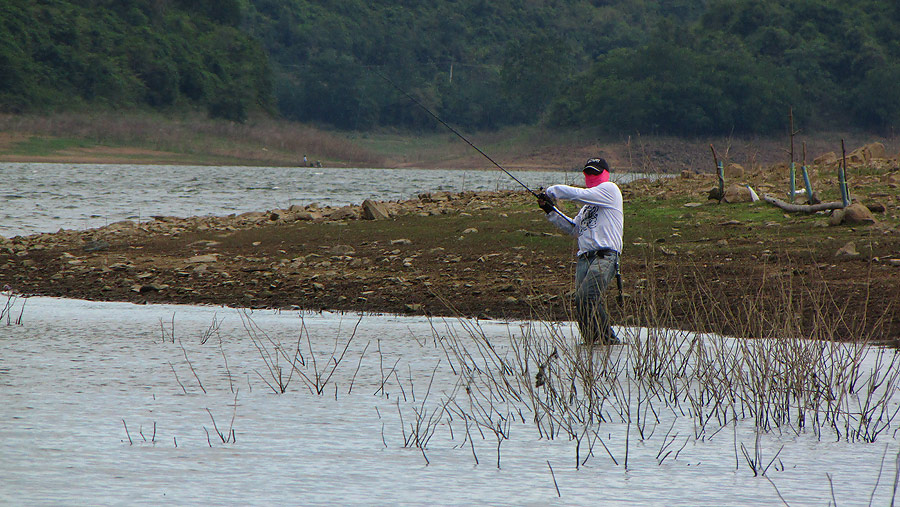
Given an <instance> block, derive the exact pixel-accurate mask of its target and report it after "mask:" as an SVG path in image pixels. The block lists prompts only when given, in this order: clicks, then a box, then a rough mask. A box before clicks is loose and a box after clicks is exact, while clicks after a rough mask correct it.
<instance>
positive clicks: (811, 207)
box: [762, 194, 844, 213]
mask: <svg viewBox="0 0 900 507" xmlns="http://www.w3.org/2000/svg"><path fill="white" fill-rule="evenodd" d="M762 198H763V200H764V201H766V202H767V203H769V204H771V205H773V206H777V207H779V208H781V209H783V210H785V211H791V212H796V213H815V212H817V211H825V210H830V209H842V208H843V207H844V203H842V202H840V201H835V202H822V203H819V204H791V203H789V202H785V201H782V200H781V199H779V198H777V197H772V196H771V195H769V194H763V196H762Z"/></svg>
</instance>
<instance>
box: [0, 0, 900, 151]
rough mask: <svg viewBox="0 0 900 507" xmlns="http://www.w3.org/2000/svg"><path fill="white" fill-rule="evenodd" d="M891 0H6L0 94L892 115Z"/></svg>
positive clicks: (229, 110)
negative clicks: (407, 94)
mask: <svg viewBox="0 0 900 507" xmlns="http://www.w3.org/2000/svg"><path fill="white" fill-rule="evenodd" d="M898 79H900V3H898V2H896V1H895V0H854V1H850V2H846V1H840V0H673V1H667V2H658V1H650V0H568V1H562V0H444V1H437V2H413V1H411V0H369V1H363V0H68V1H64V0H42V1H38V2H32V1H26V0H11V1H9V2H4V3H2V4H0V109H4V110H12V111H19V110H29V109H35V108H46V107H48V106H49V107H71V106H72V104H75V105H79V104H89V105H95V104H99V105H108V106H113V107H118V106H126V107H128V106H131V107H133V106H135V105H137V106H140V107H151V108H156V109H163V110H166V109H174V108H179V107H185V106H187V107H194V108H196V107H203V108H206V110H208V111H209V112H210V114H212V115H214V116H222V117H227V118H232V119H237V120H240V119H242V118H244V117H245V116H246V114H247V112H248V110H250V109H252V108H257V107H262V108H264V109H265V108H272V109H273V110H274V109H275V108H277V112H278V114H280V115H282V116H284V117H286V118H289V119H295V120H300V121H305V122H317V123H323V124H328V125H334V126H336V127H338V128H342V129H357V130H365V129H368V128H372V127H375V126H401V127H409V128H436V125H435V122H434V120H433V119H432V118H430V117H429V116H428V115H427V114H425V113H424V112H423V111H421V110H420V109H418V108H417V107H415V106H414V105H413V104H412V103H411V102H410V101H409V100H408V99H407V98H406V97H404V95H403V93H401V92H400V91H399V90H397V89H396V87H395V86H393V85H392V84H391V83H390V82H389V81H392V82H393V83H396V84H397V86H399V87H400V88H402V89H403V90H407V91H409V92H410V93H411V94H413V95H414V96H415V97H416V98H417V99H418V100H420V101H421V102H422V103H424V104H425V105H427V106H428V107H429V108H430V109H432V110H433V111H435V112H436V113H437V114H438V115H440V116H441V117H442V118H444V119H446V120H447V121H448V122H451V123H454V124H457V125H460V126H463V127H465V128H469V129H484V128H496V127H500V126H503V125H514V124H521V123H534V122H539V121H543V122H545V123H547V124H548V125H551V126H576V127H588V128H592V129H596V130H598V131H604V132H623V131H624V132H635V131H639V132H642V133H660V134H683V135H698V134H712V133H729V132H736V133H773V132H776V131H781V130H783V129H785V128H786V127H785V123H786V116H787V112H788V109H789V108H791V107H793V109H794V111H795V114H796V116H797V118H798V119H799V121H800V122H801V123H802V124H803V125H804V126H807V127H812V128H844V127H847V126H855V127H861V128H867V129H888V128H892V127H893V125H894V124H895V123H896V122H897V120H898V118H900V86H897V85H896V83H897V82H898Z"/></svg>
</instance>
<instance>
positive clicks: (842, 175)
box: [838, 139, 850, 208]
mask: <svg viewBox="0 0 900 507" xmlns="http://www.w3.org/2000/svg"><path fill="white" fill-rule="evenodd" d="M838 185H839V186H840V188H841V203H842V204H843V205H844V207H845V208H846V207H847V206H850V190H849V189H848V188H847V148H845V147H844V140H843V139H841V163H840V165H839V166H838Z"/></svg>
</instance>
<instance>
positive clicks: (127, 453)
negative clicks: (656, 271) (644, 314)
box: [0, 297, 900, 505]
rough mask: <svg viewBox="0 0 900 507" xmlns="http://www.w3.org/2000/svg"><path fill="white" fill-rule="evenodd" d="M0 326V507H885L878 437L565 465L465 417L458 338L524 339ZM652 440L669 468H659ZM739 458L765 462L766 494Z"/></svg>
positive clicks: (500, 409) (147, 316) (166, 320)
mask: <svg viewBox="0 0 900 507" xmlns="http://www.w3.org/2000/svg"><path fill="white" fill-rule="evenodd" d="M6 299H7V298H6V297H4V298H3V300H4V301H5V300H6ZM23 304H24V305H25V306H24V307H22V305H23ZM0 305H2V302H0ZM11 310H12V311H11V312H10V311H7V312H6V314H7V315H12V318H11V319H10V320H9V321H7V320H6V319H5V318H4V320H3V325H2V327H0V458H2V459H0V478H2V479H0V504H8V505H40V504H45V505H46V504H54V505H60V504H64V505H73V504H91V505H103V504H152V505H155V504H160V503H168V504H178V505H184V504H232V505H234V504H275V503H278V504H302V505H308V504H338V505H348V504H356V505H373V504H376V505H378V504H395V503H401V504H417V505H472V504H479V505H545V504H560V505H592V504H593V505H600V504H602V505H779V504H781V500H779V497H778V493H776V489H775V487H774V486H773V483H774V485H775V486H777V488H778V491H779V492H780V494H781V495H783V497H784V498H785V500H786V501H787V502H788V503H789V504H790V505H828V504H829V502H831V501H832V499H833V498H834V499H836V500H837V502H838V504H839V505H868V504H869V501H870V495H873V494H874V500H873V501H872V505H887V504H888V503H889V502H890V498H891V492H892V487H893V483H894V479H895V471H896V463H895V458H896V456H897V453H898V450H900V449H898V445H897V442H896V440H894V439H893V438H892V435H890V434H888V435H887V436H886V437H884V438H882V439H879V440H878V442H877V443H875V444H859V443H846V442H836V441H835V439H834V438H828V437H826V438H823V439H822V440H821V441H820V440H818V439H816V438H815V436H814V435H811V434H807V433H801V434H799V435H798V434H796V433H794V432H793V431H787V430H785V431H784V432H779V431H772V432H770V433H766V434H763V435H761V436H760V438H759V441H758V444H757V440H756V435H755V432H754V431H753V430H752V426H748V425H746V424H744V423H741V424H738V425H737V426H734V425H729V426H726V428H725V429H724V430H723V431H721V432H718V433H716V434H715V435H707V436H706V437H704V438H703V439H695V438H693V437H692V435H693V432H694V431H695V429H696V428H695V427H694V426H693V424H694V423H692V422H691V421H692V419H691V418H689V417H688V418H685V417H672V415H671V413H665V411H664V410H660V413H659V414H658V417H659V419H660V421H661V422H660V423H659V424H655V425H650V426H652V427H654V428H655V429H654V432H653V434H652V435H650V434H648V435H645V436H644V437H645V438H643V439H641V438H638V437H637V435H636V430H635V427H636V426H635V425H631V430H630V432H629V430H628V427H629V425H628V424H624V423H622V422H621V421H618V420H615V419H616V418H611V420H610V421H609V422H608V423H604V424H603V426H602V435H601V436H602V441H603V444H604V445H605V446H606V447H607V449H604V448H601V447H600V444H599V443H595V448H593V449H591V450H587V449H584V448H582V449H581V451H580V452H581V454H580V458H581V459H582V460H585V463H584V465H583V466H581V467H579V468H577V469H576V466H575V461H576V460H575V457H576V446H575V444H574V442H573V441H571V440H569V439H567V438H557V439H554V440H550V439H546V438H541V436H540V435H539V434H538V432H537V431H536V429H535V425H534V424H533V422H532V416H531V415H530V414H528V413H527V411H526V412H520V410H522V404H521V403H519V402H517V401H516V400H514V399H509V398H506V399H504V400H500V399H497V400H495V401H494V403H493V404H491V406H488V405H487V404H485V405H482V406H480V407H479V406H477V405H473V403H476V402H473V399H475V398H472V397H470V396H468V395H467V393H466V388H465V386H467V385H469V382H470V380H471V379H466V378H461V371H462V370H461V368H460V364H461V362H470V363H471V364H481V367H480V368H482V369H483V370H482V371H485V372H486V371H489V370H490V364H491V363H492V359H491V357H490V354H487V355H485V354H482V353H481V352H479V351H484V350H485V349H484V348H483V347H480V346H479V345H478V344H477V343H476V339H477V340H482V342H481V343H484V340H488V341H490V342H492V343H494V350H496V351H497V353H498V354H500V355H506V354H509V353H510V350H511V347H510V344H511V343H513V342H514V341H515V340H518V339H521V335H522V333H523V332H524V331H523V330H524V329H525V328H523V327H522V326H523V325H525V324H526V323H510V324H507V323H500V322H491V321H481V322H477V323H475V322H472V321H459V322H457V321H443V320H438V321H429V320H427V319H425V318H419V317H393V316H363V317H359V316H356V315H336V314H303V315H302V319H301V314H299V313H297V312H272V311H263V312H259V311H257V312H254V313H252V314H246V313H243V312H241V311H239V310H236V309H228V308H217V307H196V306H175V305H159V306H139V305H131V304H125V303H94V302H83V301H74V300H61V299H51V298H30V299H28V300H23V299H21V298H20V299H17V300H14V301H13V302H12V308H11ZM19 315H21V316H22V323H21V325H16V324H15V320H16V318H17V317H18V316H19ZM7 322H9V325H7ZM354 330H355V331H354ZM623 335H628V336H630V337H631V338H630V339H631V340H639V339H640V337H641V333H640V332H638V330H634V332H629V333H623ZM173 337H174V340H173ZM351 337H352V339H351ZM511 340H512V341H511ZM274 344H280V346H281V347H282V349H283V350H295V349H296V347H297V345H298V344H299V345H300V349H301V352H302V354H303V358H304V364H305V366H303V368H301V369H300V370H298V371H302V372H303V373H304V374H305V375H307V377H306V378H302V377H300V375H299V373H295V374H294V377H293V378H292V379H291V380H290V382H289V383H287V386H286V390H285V393H284V394H275V392H273V389H272V388H271V387H270V386H269V385H267V383H268V384H273V383H274V384H277V381H276V380H275V377H273V375H272V370H270V369H269V367H268V366H267V364H268V365H269V366H273V365H274V364H275V363H274V362H275V361H276V359H275V357H276V356H277V351H276V349H275V347H274ZM345 347H346V352H344V349H345ZM460 350H462V351H466V350H468V351H470V352H472V356H471V357H468V358H467V357H463V356H460V355H459V351H460ZM622 350H623V351H624V350H628V349H627V348H626V347H623V348H622ZM265 354H270V355H269V359H268V361H267V360H266V359H265V358H266V356H265ZM341 356H343V358H342V359H340V361H339V363H337V365H336V360H335V358H340V357H341ZM314 359H315V361H314ZM278 364H279V365H280V366H282V367H283V366H284V365H285V364H286V363H285V361H284V360H278ZM287 371H289V370H286V372H287ZM317 371H318V372H320V376H319V377H318V380H316V379H317V377H316V375H315V372H317ZM332 371H333V372H334V373H333V374H331V373H330V372H332ZM286 372H285V373H286ZM328 375H331V376H330V377H328ZM326 377H327V379H326ZM315 385H324V389H322V393H321V394H318V393H317V392H316V389H315V388H312V387H311V386H315ZM276 390H277V389H276ZM623 394H624V393H623ZM450 400H454V401H453V403H455V404H456V407H457V409H455V410H458V412H457V415H456V416H454V417H451V416H449V415H448V413H443V414H440V415H439V416H438V417H437V419H436V420H435V421H436V422H434V424H433V425H431V426H430V428H431V430H432V431H433V434H432V436H431V439H430V441H428V443H427V446H426V450H425V451H424V452H423V451H422V450H420V449H417V448H416V447H415V446H414V445H413V446H405V445H404V442H405V440H407V439H408V438H409V436H410V435H411V434H413V433H414V426H415V424H416V422H417V421H418V422H419V423H420V424H426V423H427V421H429V420H430V419H429V416H428V415H429V414H433V413H434V412H433V410H434V409H436V408H437V407H439V406H441V405H443V404H448V403H449V401H450ZM449 406H453V405H452V404H450V405H449ZM893 408H896V403H894V406H893ZM644 410H645V415H646V407H645V408H644ZM666 410H669V409H666ZM685 410H687V411H689V410H690V408H689V407H687V408H685ZM479 411H482V412H485V413H493V414H495V415H494V416H493V417H495V418H496V420H498V421H500V420H502V419H503V417H505V418H507V420H508V422H506V423H503V424H505V425H506V429H507V432H508V437H509V438H508V440H502V441H500V447H499V458H500V467H499V468H498V466H497V460H498V440H497V439H496V437H495V435H494V434H492V433H491V431H490V429H489V428H486V427H480V428H479V427H477V426H476V425H474V424H473V423H471V421H470V422H469V424H467V420H464V418H462V417H461V416H459V415H458V414H459V413H460V412H466V413H478V412H479ZM417 414H419V415H420V416H422V415H423V416H422V417H417ZM635 414H637V411H635ZM501 416H502V417H501ZM510 419H511V420H510ZM650 426H648V428H649V427H650ZM230 429H233V430H234V431H233V433H232V432H231V431H229V430H230ZM220 433H221V434H222V435H227V438H225V437H220V435H219V434H220ZM422 434H423V435H424V434H425V432H424V431H423V432H422ZM826 435H827V433H826ZM232 436H233V438H232ZM223 438H224V439H225V440H226V441H225V442H223ZM669 440H672V441H673V442H675V443H674V444H673V445H672V446H670V447H668V448H669V449H673V450H678V454H677V457H676V456H669V457H668V458H667V459H664V460H663V461H662V462H660V454H661V453H662V452H663V451H662V450H663V449H664V448H665V446H666V445H667V444H666V443H667V442H668V441H669ZM739 445H745V446H746V447H747V448H750V449H754V448H757V447H758V448H759V449H760V450H761V453H762V455H763V456H764V457H765V460H766V461H768V460H769V459H773V457H777V460H776V461H775V463H776V464H775V466H774V468H773V469H770V472H769V474H768V477H769V479H771V481H772V482H770V481H769V480H768V479H766V478H763V477H754V475H753V474H752V473H751V471H750V469H749V467H748V466H747V464H746V462H745V461H744V458H743V457H739V453H738V451H737V449H736V447H737V446H739ZM779 449H781V450H780V452H778V451H779ZM588 452H590V453H591V454H592V455H590V456H589V455H588ZM626 452H627V453H628V456H627V459H628V467H627V470H626V468H625V466H624V460H625V459H626ZM885 456H886V458H885V459H884V462H883V463H882V458H883V457H885ZM586 458H589V459H586ZM613 458H615V459H613ZM551 467H552V470H551ZM879 474H880V475H881V477H880V478H879ZM876 483H877V484H878V485H877V487H876ZM557 488H558V491H557ZM832 488H833V492H832Z"/></svg>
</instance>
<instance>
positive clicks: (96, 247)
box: [81, 239, 109, 252]
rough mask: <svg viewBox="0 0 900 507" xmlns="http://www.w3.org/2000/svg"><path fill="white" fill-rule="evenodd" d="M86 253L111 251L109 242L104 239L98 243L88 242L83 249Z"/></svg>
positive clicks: (97, 241)
mask: <svg viewBox="0 0 900 507" xmlns="http://www.w3.org/2000/svg"><path fill="white" fill-rule="evenodd" d="M81 249H82V250H84V251H85V252H100V251H102V250H108V249H109V242H108V241H104V240H102V239H100V240H96V241H88V242H87V243H85V244H84V246H82V247H81Z"/></svg>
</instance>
